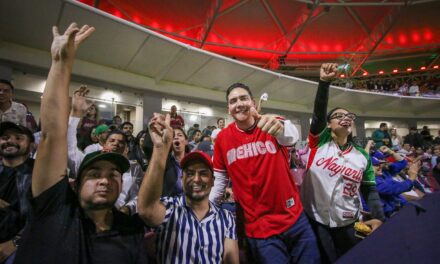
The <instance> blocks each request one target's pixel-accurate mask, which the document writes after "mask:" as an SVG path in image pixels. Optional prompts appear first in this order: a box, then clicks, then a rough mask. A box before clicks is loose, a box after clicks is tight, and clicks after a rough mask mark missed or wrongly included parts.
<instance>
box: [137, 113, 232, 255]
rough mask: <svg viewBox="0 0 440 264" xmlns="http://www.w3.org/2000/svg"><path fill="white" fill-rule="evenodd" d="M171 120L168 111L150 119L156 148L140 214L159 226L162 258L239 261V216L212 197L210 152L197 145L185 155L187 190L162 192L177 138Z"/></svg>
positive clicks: (142, 196)
mask: <svg viewBox="0 0 440 264" xmlns="http://www.w3.org/2000/svg"><path fill="white" fill-rule="evenodd" d="M169 122H170V118H169V116H168V115H167V117H166V119H165V120H163V116H161V115H159V114H155V115H154V116H153V118H152V120H151V121H150V124H149V131H150V135H151V139H152V140H153V143H154V150H153V156H152V158H151V162H150V166H149V168H148V171H147V173H146V174H145V179H144V180H143V183H142V187H141V190H140V193H139V194H140V196H139V212H140V216H141V217H142V219H143V220H144V221H145V222H146V223H147V224H148V225H149V226H153V227H156V228H157V245H158V250H157V260H158V262H159V263H198V262H212V263H237V264H238V263H239V260H238V244H237V235H236V231H235V220H234V216H233V215H232V213H231V212H229V211H227V210H224V209H221V208H220V207H218V206H216V205H215V204H213V203H211V202H209V199H208V197H209V193H210V190H211V187H212V186H213V183H214V177H213V166H212V161H211V159H210V157H209V156H208V155H206V154H204V153H202V152H198V151H195V152H192V153H190V154H187V155H186V156H185V157H184V158H183V159H182V160H181V161H180V164H181V166H182V169H183V177H182V186H183V190H184V196H177V197H176V196H174V197H162V198H161V192H160V190H161V189H162V184H163V177H164V172H165V166H166V165H165V163H166V159H167V156H168V153H169V150H170V147H171V145H172V144H173V141H174V140H173V132H172V128H171V127H170V125H169ZM174 132H176V131H174ZM191 234H192V235H191ZM208 238H209V239H208ZM187 245H192V246H187Z"/></svg>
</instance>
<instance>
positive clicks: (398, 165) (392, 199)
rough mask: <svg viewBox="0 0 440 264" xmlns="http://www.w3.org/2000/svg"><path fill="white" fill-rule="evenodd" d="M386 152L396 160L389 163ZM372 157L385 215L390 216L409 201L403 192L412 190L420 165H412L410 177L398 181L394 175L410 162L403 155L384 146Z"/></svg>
mask: <svg viewBox="0 0 440 264" xmlns="http://www.w3.org/2000/svg"><path fill="white" fill-rule="evenodd" d="M385 154H386V155H388V156H391V157H392V158H393V159H394V160H395V162H392V163H389V162H388V161H387V160H386V156H385ZM371 159H372V163H373V166H375V167H376V168H375V169H376V185H377V190H378V191H379V195H380V198H381V201H382V204H383V210H384V213H385V215H386V216H387V217H390V216H391V215H392V214H393V213H395V212H396V211H397V210H399V208H400V207H402V206H403V205H405V204H406V203H407V201H406V199H405V198H404V197H403V196H401V194H402V193H404V192H408V191H411V189H412V188H413V182H414V181H415V180H416V178H417V173H418V170H419V168H420V167H419V166H418V165H417V164H415V165H414V166H410V170H409V179H407V180H405V181H402V182H398V181H395V180H394V179H393V177H394V176H396V175H397V174H398V173H400V171H402V170H403V169H405V168H406V166H407V164H408V162H407V161H406V160H405V159H404V158H403V157H402V156H401V155H399V154H398V153H396V152H394V151H393V150H391V149H389V148H388V147H386V146H383V147H381V148H380V150H379V151H376V152H375V153H374V155H373V157H372V158H371ZM378 163H380V164H378Z"/></svg>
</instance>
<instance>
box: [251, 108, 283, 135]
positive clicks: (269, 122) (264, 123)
mask: <svg viewBox="0 0 440 264" xmlns="http://www.w3.org/2000/svg"><path fill="white" fill-rule="evenodd" d="M250 111H251V115H252V116H253V117H254V118H255V120H257V121H258V124H257V126H258V127H259V128H261V130H262V131H264V132H267V133H268V134H271V135H273V136H277V135H279V134H280V133H282V132H283V131H284V125H283V123H282V122H281V121H280V120H278V119H277V118H276V116H274V115H260V114H259V113H258V112H257V110H256V109H255V107H251V109H250Z"/></svg>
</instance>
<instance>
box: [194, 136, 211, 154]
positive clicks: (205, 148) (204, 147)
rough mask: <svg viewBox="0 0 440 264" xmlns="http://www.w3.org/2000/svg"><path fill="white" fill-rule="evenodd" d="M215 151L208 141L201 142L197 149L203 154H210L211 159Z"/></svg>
mask: <svg viewBox="0 0 440 264" xmlns="http://www.w3.org/2000/svg"><path fill="white" fill-rule="evenodd" d="M213 149H214V146H213V144H212V142H211V141H208V140H204V141H202V142H200V143H199V144H198V145H197V148H196V150H197V151H202V152H204V153H206V154H208V155H209V156H210V157H212V156H213V155H214V152H213Z"/></svg>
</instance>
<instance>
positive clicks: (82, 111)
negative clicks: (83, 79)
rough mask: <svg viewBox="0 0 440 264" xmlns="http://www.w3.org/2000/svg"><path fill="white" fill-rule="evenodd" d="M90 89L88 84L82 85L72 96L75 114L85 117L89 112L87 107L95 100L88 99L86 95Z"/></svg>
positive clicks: (73, 112)
mask: <svg viewBox="0 0 440 264" xmlns="http://www.w3.org/2000/svg"><path fill="white" fill-rule="evenodd" d="M89 91H90V90H89V89H88V88H87V86H86V85H81V86H80V87H79V89H78V90H76V91H75V92H74V93H73V96H72V114H73V115H74V116H78V117H83V116H85V115H86V113H87V109H89V108H90V106H91V105H92V104H93V102H91V101H89V100H87V98H86V96H87V95H88V94H89Z"/></svg>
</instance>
